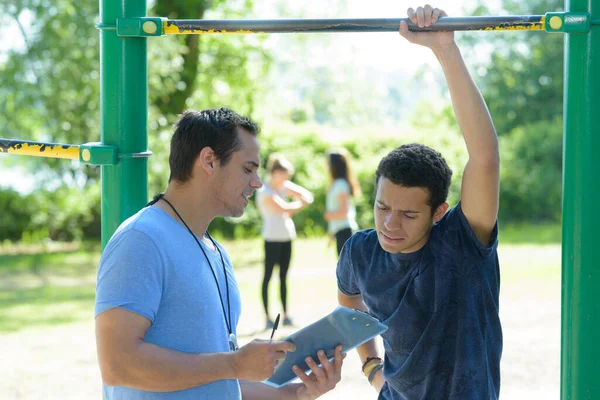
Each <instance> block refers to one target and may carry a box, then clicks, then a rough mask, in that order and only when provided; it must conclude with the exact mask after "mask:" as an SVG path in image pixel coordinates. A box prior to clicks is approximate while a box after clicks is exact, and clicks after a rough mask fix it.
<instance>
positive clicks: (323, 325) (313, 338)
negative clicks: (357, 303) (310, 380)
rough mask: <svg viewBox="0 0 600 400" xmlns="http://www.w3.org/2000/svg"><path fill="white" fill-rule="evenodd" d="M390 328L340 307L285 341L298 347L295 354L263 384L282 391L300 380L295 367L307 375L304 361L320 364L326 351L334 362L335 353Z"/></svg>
mask: <svg viewBox="0 0 600 400" xmlns="http://www.w3.org/2000/svg"><path fill="white" fill-rule="evenodd" d="M386 330H387V326H386V325H384V324H382V323H381V322H379V321H378V320H377V319H376V318H374V317H373V316H371V315H369V314H367V313H365V312H363V311H358V310H354V309H352V308H347V307H343V306H339V307H338V308H336V309H335V310H334V311H333V312H332V313H331V314H329V315H327V316H325V317H323V318H321V319H320V320H318V321H316V322H314V323H312V324H310V325H308V326H306V327H304V328H302V329H300V330H299V331H298V332H296V333H294V334H292V335H291V336H289V337H287V338H285V339H283V340H284V341H289V342H292V343H294V344H295V345H296V351H294V352H288V353H287V355H286V357H285V359H284V360H283V361H282V362H281V363H280V364H279V365H278V366H277V368H275V371H274V372H273V375H272V376H271V377H270V378H269V379H267V380H266V381H264V383H266V384H268V385H270V386H275V387H280V386H283V385H285V384H287V383H289V382H291V381H293V380H294V379H295V378H297V376H296V374H295V373H294V371H292V366H293V365H297V366H298V367H300V369H302V370H303V371H304V372H308V371H310V368H309V367H308V365H307V364H306V362H305V361H304V360H305V359H306V357H309V356H310V357H312V358H313V360H315V361H316V362H317V363H319V358H318V357H317V351H319V350H323V351H324V352H325V354H326V355H327V358H328V359H329V360H331V359H333V355H334V349H335V347H336V346H337V345H339V344H341V345H342V353H346V352H348V351H350V350H352V349H354V348H355V347H357V346H360V345H361V344H363V343H365V342H367V341H369V340H371V339H373V338H374V337H376V336H378V335H381V334H382V333H383V332H385V331H386Z"/></svg>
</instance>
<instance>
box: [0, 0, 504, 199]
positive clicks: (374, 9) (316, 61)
mask: <svg viewBox="0 0 600 400" xmlns="http://www.w3.org/2000/svg"><path fill="white" fill-rule="evenodd" d="M340 3H343V5H340ZM476 4H477V0H453V1H449V0H443V1H439V2H437V3H433V5H434V6H436V7H439V8H442V9H444V10H445V11H446V12H447V13H448V15H450V16H452V15H456V16H464V15H466V14H465V12H466V10H469V9H472V8H474V7H475V6H476ZM499 4H500V2H499V1H498V0H492V1H486V6H488V7H490V8H491V9H492V10H497V11H498V13H500V8H499ZM418 5H419V4H418V3H412V2H407V1H397V0H394V1H392V0H371V1H365V0H347V1H333V0H332V1H323V0H303V1H291V0H254V6H255V7H254V15H253V16H252V18H258V19H269V18H281V13H280V12H281V11H280V10H281V9H282V8H283V9H285V14H286V15H284V17H286V18H388V17H389V18H399V17H405V16H406V10H407V8H408V7H410V6H412V7H416V6H418ZM31 18H32V15H31V14H30V13H23V14H22V15H21V16H20V22H21V24H22V26H24V27H25V29H26V27H27V26H28V25H29V24H30V22H31ZM207 18H210V15H208V16H207ZM16 32H19V30H18V27H17V26H16V24H15V23H14V21H11V20H10V19H9V18H7V17H6V16H0V62H1V61H2V57H3V53H5V52H6V50H7V49H11V48H12V49H22V48H24V45H25V42H24V41H23V37H22V35H19V34H15V33H16ZM288 35H290V34H281V35H277V34H274V35H270V36H269V38H268V40H267V41H266V46H267V48H269V49H270V51H272V52H277V53H278V54H279V56H280V57H285V56H286V53H285V50H286V47H287V46H286V41H288V40H290V39H289V38H287V37H286V36H288ZM311 35H313V36H314V37H312V38H310V39H308V42H307V43H308V46H310V54H311V57H310V58H309V59H307V60H303V62H306V63H308V65H311V66H313V67H315V66H319V65H325V64H333V65H339V66H343V65H352V66H353V68H354V71H355V73H356V76H357V78H356V79H363V78H365V76H364V74H365V71H370V72H369V73H372V71H374V70H375V71H381V72H382V73H386V72H391V71H396V72H401V73H403V74H406V75H411V74H414V73H415V71H417V70H418V69H419V68H420V67H421V66H423V64H428V65H437V60H435V57H434V56H433V55H432V53H431V52H430V51H429V50H428V49H425V48H421V47H419V46H415V45H411V44H410V43H408V42H406V41H405V40H403V39H402V38H400V37H399V35H398V34H397V33H392V32H390V33H339V34H311ZM152 40H159V39H152ZM289 57H293V54H292V55H289ZM0 137H2V135H1V134H0ZM0 157H2V159H0V170H1V171H6V170H7V168H10V169H11V173H10V174H7V173H2V175H3V176H2V179H1V180H0V185H1V186H4V187H12V188H14V189H16V190H18V191H20V192H23V193H27V192H30V191H31V190H33V189H34V183H33V179H28V174H27V172H26V171H24V170H23V169H22V168H20V167H14V166H11V165H10V164H11V163H10V160H9V159H7V158H9V157H17V156H9V155H0ZM65 162H67V161H65Z"/></svg>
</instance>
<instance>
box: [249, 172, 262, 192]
mask: <svg viewBox="0 0 600 400" xmlns="http://www.w3.org/2000/svg"><path fill="white" fill-rule="evenodd" d="M262 185H263V183H262V181H261V180H260V177H259V176H258V174H257V175H256V176H255V177H254V179H252V180H251V181H250V186H251V187H253V188H254V189H260V188H261V187H262Z"/></svg>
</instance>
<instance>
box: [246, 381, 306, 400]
mask: <svg viewBox="0 0 600 400" xmlns="http://www.w3.org/2000/svg"><path fill="white" fill-rule="evenodd" d="M240 387H241V389H242V400H287V399H294V398H295V396H294V395H293V393H292V392H291V391H290V390H287V389H286V387H285V386H283V387H281V388H274V387H271V386H269V385H265V384H264V383H261V382H249V381H240Z"/></svg>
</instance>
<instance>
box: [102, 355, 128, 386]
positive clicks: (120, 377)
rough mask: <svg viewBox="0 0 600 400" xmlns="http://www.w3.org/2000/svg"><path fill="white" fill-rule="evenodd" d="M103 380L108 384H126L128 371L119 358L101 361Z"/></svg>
mask: <svg viewBox="0 0 600 400" xmlns="http://www.w3.org/2000/svg"><path fill="white" fill-rule="evenodd" d="M100 374H101V376H102V382H104V384H105V385H107V386H126V384H127V380H126V379H125V377H126V372H125V370H124V368H123V367H122V366H121V365H120V363H119V362H118V361H117V360H105V361H103V362H100Z"/></svg>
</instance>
